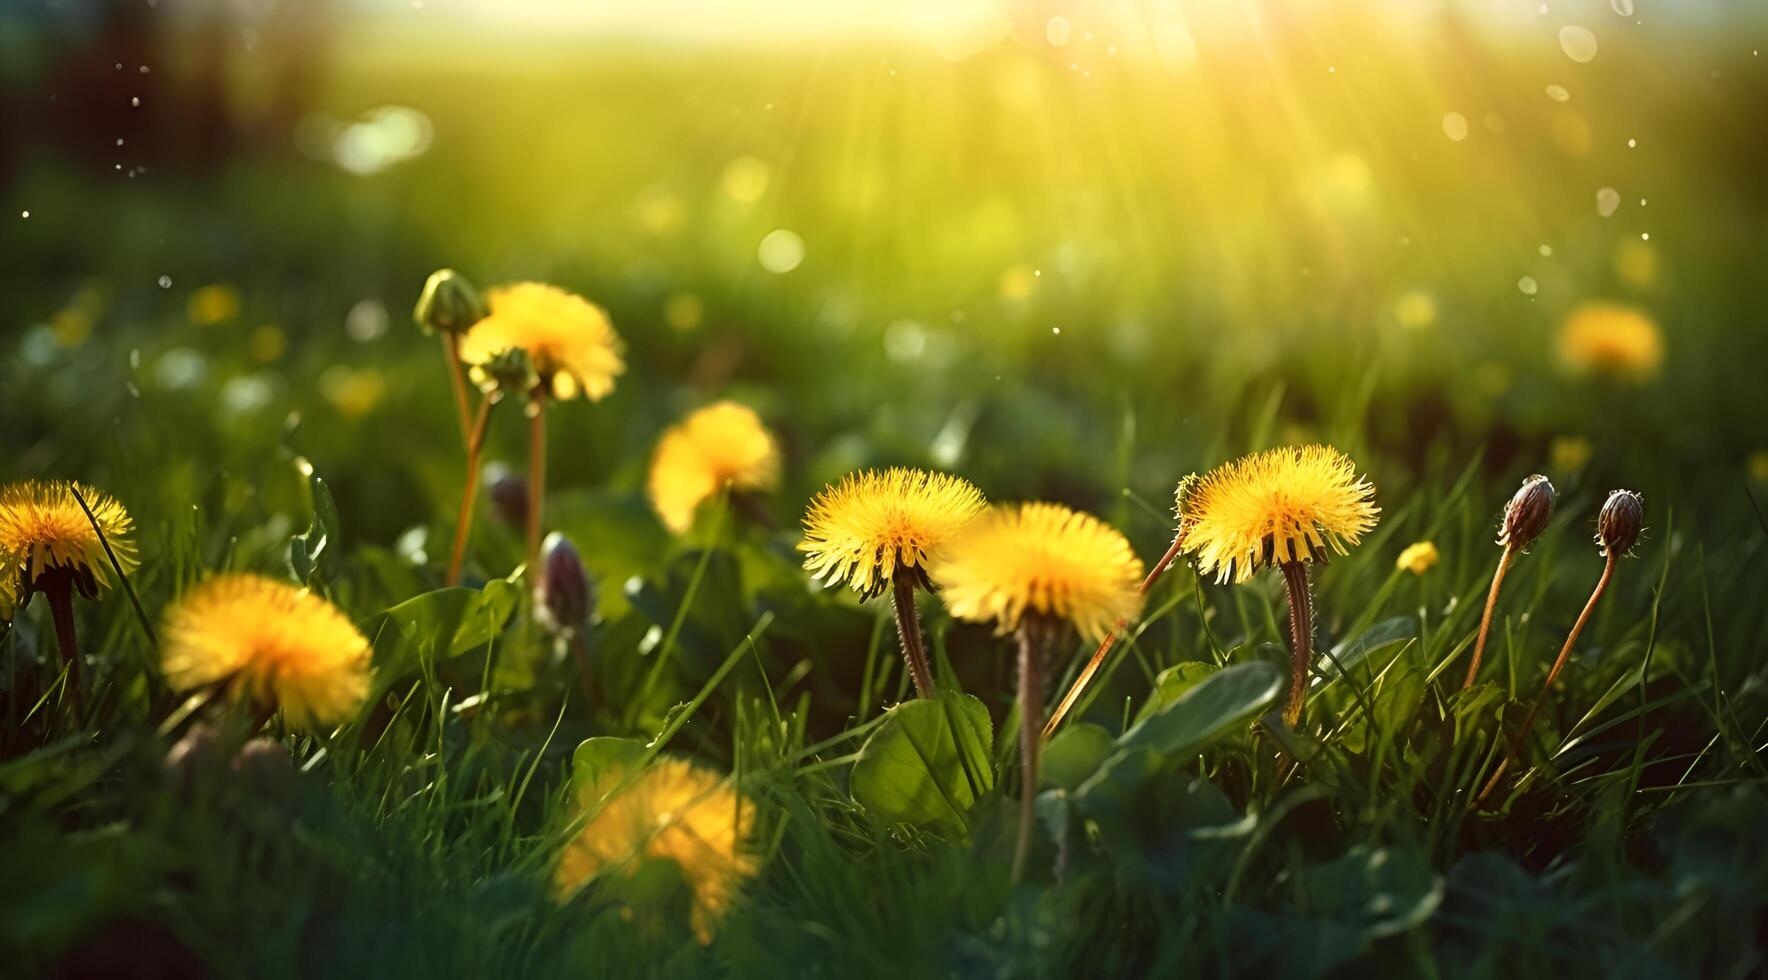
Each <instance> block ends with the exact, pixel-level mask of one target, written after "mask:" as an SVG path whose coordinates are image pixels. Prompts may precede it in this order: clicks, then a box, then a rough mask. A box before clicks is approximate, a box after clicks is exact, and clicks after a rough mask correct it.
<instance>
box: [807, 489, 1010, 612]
mask: <svg viewBox="0 0 1768 980" xmlns="http://www.w3.org/2000/svg"><path fill="white" fill-rule="evenodd" d="M985 505H986V504H985V502H984V500H983V499H982V491H980V490H978V489H976V488H975V487H974V486H971V485H970V483H969V481H967V480H964V479H962V478H959V477H955V476H948V475H947V474H944V473H928V472H926V471H924V470H914V469H904V468H901V467H893V468H891V469H887V470H885V471H883V472H881V473H880V472H876V471H873V470H866V471H864V472H862V473H853V474H849V475H848V476H847V477H845V478H843V479H842V481H841V483H840V484H839V485H838V486H832V487H827V488H825V489H824V490H823V492H822V493H819V494H817V496H816V499H814V500H812V501H811V502H810V509H809V510H808V511H806V512H805V515H804V540H803V541H801V542H799V543H798V550H799V551H802V552H804V553H805V556H806V557H805V559H804V567H805V568H806V569H807V570H809V571H810V573H811V574H812V575H813V576H815V577H816V578H817V579H819V580H821V581H826V582H827V583H828V584H830V585H839V584H841V583H842V582H846V583H848V584H849V585H851V586H853V590H854V591H855V592H858V593H859V594H860V595H862V596H865V597H866V598H868V599H869V598H871V597H873V596H875V595H877V594H879V593H880V592H883V591H884V590H885V589H887V588H889V587H890V583H891V581H892V580H893V578H894V577H895V575H896V571H897V569H899V568H900V569H903V570H905V571H908V572H910V573H911V574H913V575H914V576H915V577H916V580H917V582H918V584H920V585H921V586H922V587H923V588H926V587H928V582H927V564H928V561H929V559H930V558H931V557H932V556H933V554H934V553H935V552H936V551H937V550H938V549H939V548H940V547H942V546H943V545H944V544H945V543H946V542H947V541H950V540H951V538H952V536H953V535H955V534H956V533H957V532H958V531H960V530H962V529H963V527H964V525H966V524H968V523H970V519H971V518H973V517H975V516H976V515H977V514H978V513H980V512H981V510H982V508H983V507H984V506H985Z"/></svg>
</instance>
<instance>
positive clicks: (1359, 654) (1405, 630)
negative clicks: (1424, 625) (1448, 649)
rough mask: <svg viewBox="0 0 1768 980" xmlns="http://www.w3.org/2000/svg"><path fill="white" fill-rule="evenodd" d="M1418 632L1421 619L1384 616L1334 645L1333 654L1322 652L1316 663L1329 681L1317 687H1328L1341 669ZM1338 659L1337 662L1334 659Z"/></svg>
mask: <svg viewBox="0 0 1768 980" xmlns="http://www.w3.org/2000/svg"><path fill="white" fill-rule="evenodd" d="M1417 635H1418V621H1417V620H1415V619H1413V618H1412V617H1411V616H1395V617H1393V618H1392V619H1384V620H1382V621H1381V622H1379V623H1376V624H1375V625H1373V626H1371V627H1369V628H1368V629H1366V630H1364V631H1363V632H1361V633H1358V634H1357V635H1356V636H1353V637H1351V638H1350V639H1348V640H1345V641H1344V642H1342V643H1340V644H1338V645H1337V646H1335V647H1333V648H1332V656H1330V657H1328V656H1326V655H1325V654H1321V655H1320V656H1319V657H1318V658H1317V659H1318V661H1319V662H1318V664H1317V665H1316V666H1317V667H1318V669H1319V671H1320V673H1322V674H1324V675H1325V680H1320V681H1316V682H1315V685H1314V686H1315V687H1317V688H1318V687H1324V686H1325V685H1327V684H1330V683H1331V682H1332V681H1335V680H1337V679H1338V669H1339V668H1340V667H1343V668H1344V669H1345V670H1347V671H1349V670H1352V669H1354V668H1355V667H1356V666H1357V665H1358V664H1360V663H1362V662H1363V661H1365V660H1367V659H1369V655H1370V654H1372V653H1374V652H1376V651H1377V650H1381V649H1383V648H1386V647H1390V646H1392V645H1394V644H1395V643H1403V642H1405V641H1406V640H1410V639H1412V638H1413V637H1415V636H1417ZM1334 661H1336V662H1334Z"/></svg>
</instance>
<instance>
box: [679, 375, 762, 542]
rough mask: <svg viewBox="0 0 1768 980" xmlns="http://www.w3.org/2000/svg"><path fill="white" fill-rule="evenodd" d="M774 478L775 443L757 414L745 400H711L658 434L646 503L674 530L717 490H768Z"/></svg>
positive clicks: (683, 528)
mask: <svg viewBox="0 0 1768 980" xmlns="http://www.w3.org/2000/svg"><path fill="white" fill-rule="evenodd" d="M779 478H780V451H779V447H778V446H777V445H776V444H775V442H774V438H773V435H772V434H771V433H769V432H768V431H767V428H766V427H765V426H763V425H762V424H761V417H760V416H758V415H756V414H755V410H754V409H752V408H750V407H748V406H747V405H739V404H737V403H736V402H731V401H722V402H717V403H715V404H712V405H708V406H706V407H705V408H702V409H700V410H699V411H697V412H695V413H693V414H692V415H689V416H688V417H687V418H686V419H685V420H683V422H682V423H681V424H680V425H677V426H675V427H674V428H671V429H670V430H669V431H667V432H665V433H663V438H662V440H660V441H659V442H658V443H657V452H656V454H655V455H654V456H652V457H651V475H650V480H649V489H650V496H651V506H653V507H655V508H656V510H657V515H658V516H659V517H661V518H662V519H663V524H664V526H666V527H668V528H669V530H671V531H673V532H675V533H677V534H680V533H682V532H683V531H686V530H687V529H688V528H689V527H691V526H692V525H693V523H694V511H695V510H697V509H698V508H699V506H700V505H701V504H702V503H705V502H706V500H707V499H708V498H710V497H711V496H712V495H713V494H715V493H717V492H718V491H719V490H721V489H723V488H725V487H727V486H728V487H730V488H732V489H734V490H771V489H773V487H774V485H775V484H776V483H778V482H779Z"/></svg>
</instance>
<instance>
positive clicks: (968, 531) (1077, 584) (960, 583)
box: [930, 503, 1142, 641]
mask: <svg viewBox="0 0 1768 980" xmlns="http://www.w3.org/2000/svg"><path fill="white" fill-rule="evenodd" d="M930 572H931V573H932V577H933V581H934V582H935V583H936V584H937V585H938V586H939V587H940V589H941V590H942V591H943V593H944V596H945V604H946V607H947V608H948V609H950V610H951V614H952V615H953V616H955V617H957V618H958V619H965V620H971V621H973V622H993V623H994V624H995V626H996V629H997V631H998V632H1000V633H1010V632H1012V631H1014V630H1016V629H1018V628H1019V624H1020V620H1021V619H1022V618H1023V617H1024V616H1025V615H1026V614H1027V613H1037V614H1041V615H1044V616H1048V617H1051V618H1054V619H1059V620H1067V621H1068V622H1070V623H1073V624H1074V627H1075V629H1077V630H1079V631H1080V632H1081V634H1082V635H1084V636H1086V637H1088V638H1090V639H1092V640H1094V641H1097V640H1099V639H1101V638H1102V637H1104V635H1105V633H1106V632H1107V631H1109V630H1110V629H1111V628H1112V627H1113V626H1114V625H1116V623H1117V622H1118V620H1125V619H1130V618H1133V617H1134V616H1135V615H1136V614H1137V613H1138V612H1140V611H1141V607H1142V595H1141V592H1140V591H1139V590H1138V589H1137V585H1138V584H1140V582H1141V580H1142V560H1141V559H1140V558H1137V557H1136V553H1135V550H1134V549H1132V548H1131V547H1130V543H1129V541H1127V540H1125V538H1124V536H1123V535H1122V534H1121V533H1119V532H1118V531H1117V529H1116V528H1114V527H1112V526H1110V525H1109V524H1106V523H1104V522H1103V521H1101V520H1099V519H1098V518H1096V517H1094V516H1092V515H1091V514H1083V513H1079V512H1076V511H1072V510H1069V509H1068V508H1067V507H1064V506H1062V505H1061V504H1045V503H1035V504H1018V505H1009V506H1003V507H994V508H990V509H989V510H986V511H984V512H983V513H982V514H980V515H979V516H978V517H977V518H976V519H975V520H974V521H972V522H971V523H970V525H969V526H968V527H966V528H965V529H964V531H963V532H962V533H960V534H959V535H958V536H957V538H956V539H955V540H953V541H952V542H951V544H950V545H949V546H948V547H947V548H946V549H945V551H944V553H943V554H942V555H941V556H940V557H939V560H938V561H937V562H935V563H934V565H933V567H932V568H931V569H930Z"/></svg>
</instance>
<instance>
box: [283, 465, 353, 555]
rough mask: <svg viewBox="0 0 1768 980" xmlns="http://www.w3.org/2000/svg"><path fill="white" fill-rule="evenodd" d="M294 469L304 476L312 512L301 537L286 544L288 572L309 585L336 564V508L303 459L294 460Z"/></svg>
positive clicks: (337, 535)
mask: <svg viewBox="0 0 1768 980" xmlns="http://www.w3.org/2000/svg"><path fill="white" fill-rule="evenodd" d="M295 466H296V467H297V468H298V469H299V470H300V471H301V473H302V474H303V475H304V476H306V477H307V498H308V505H309V506H310V507H311V508H312V510H313V519H312V522H311V523H309V524H308V526H307V532H306V533H305V534H298V535H296V536H295V537H294V538H292V539H290V541H289V570H290V571H292V572H294V574H295V578H296V579H297V580H299V581H300V583H301V584H302V585H311V584H312V583H313V579H314V578H315V577H316V576H318V574H319V573H320V572H321V571H324V572H325V573H327V574H330V573H331V570H332V568H333V567H334V566H335V565H336V564H337V557H336V556H337V553H338V547H339V543H340V541H341V540H342V538H341V535H340V533H339V523H338V505H337V502H336V501H334V500H333V499H332V495H331V490H330V489H329V488H328V487H326V485H325V480H324V479H323V478H322V477H321V476H320V475H319V474H318V473H316V472H314V470H313V464H312V463H309V462H307V460H306V459H304V458H302V459H296V460H295Z"/></svg>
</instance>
